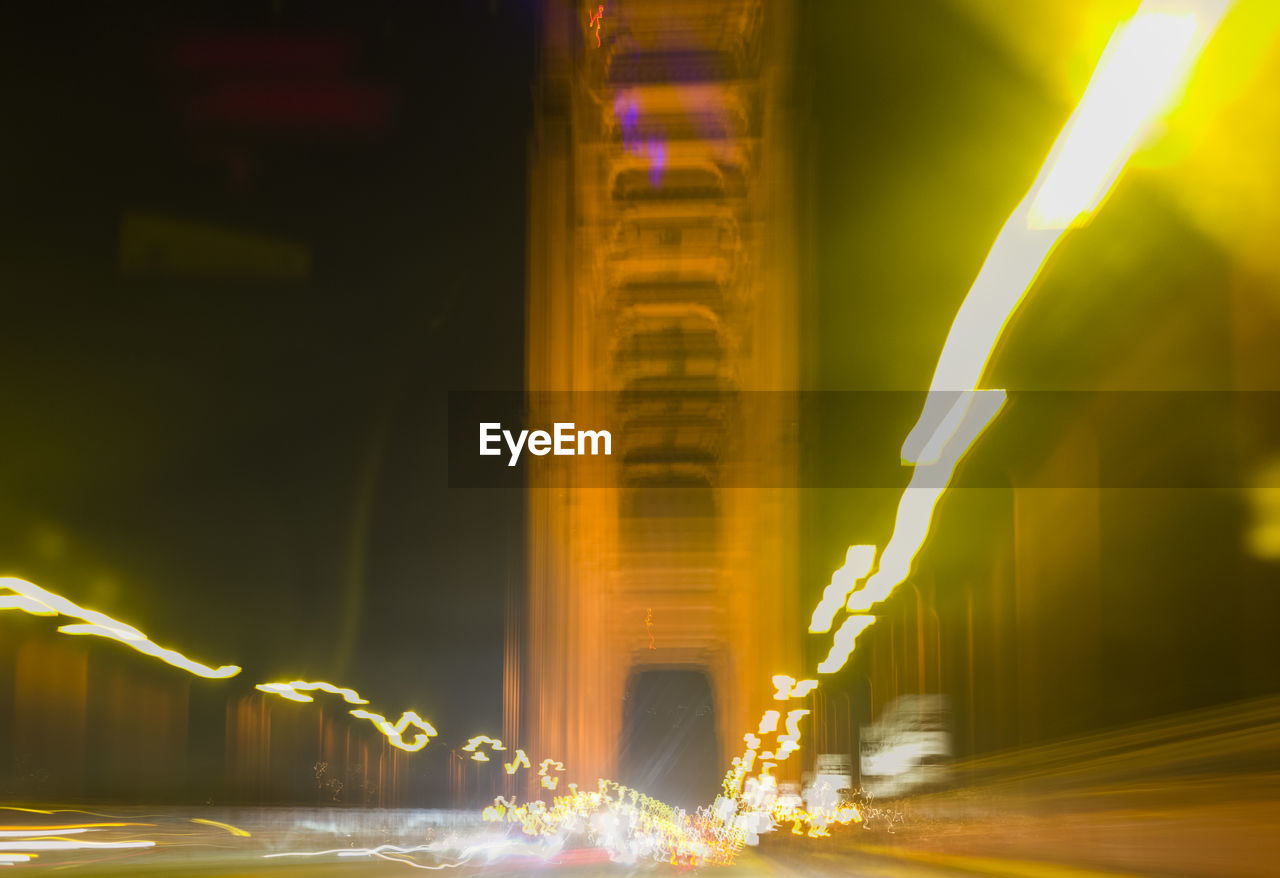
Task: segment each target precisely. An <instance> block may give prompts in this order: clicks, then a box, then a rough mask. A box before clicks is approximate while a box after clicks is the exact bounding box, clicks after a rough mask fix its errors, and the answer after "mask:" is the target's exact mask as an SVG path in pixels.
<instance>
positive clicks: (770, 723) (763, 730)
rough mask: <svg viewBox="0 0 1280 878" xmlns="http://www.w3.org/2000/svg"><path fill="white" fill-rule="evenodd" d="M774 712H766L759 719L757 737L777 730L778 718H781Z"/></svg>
mask: <svg viewBox="0 0 1280 878" xmlns="http://www.w3.org/2000/svg"><path fill="white" fill-rule="evenodd" d="M781 715H782V714H780V713H779V712H778V711H776V710H766V711H765V712H764V716H762V717H761V718H760V727H759V728H758V729H756V734H757V735H767V734H769V732H775V731H777V730H778V718H779V717H780V716H781Z"/></svg>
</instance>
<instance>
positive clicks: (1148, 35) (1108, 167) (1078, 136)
mask: <svg viewBox="0 0 1280 878" xmlns="http://www.w3.org/2000/svg"><path fill="white" fill-rule="evenodd" d="M1198 6H1199V10H1198V11H1200V13H1201V15H1200V16H1197V15H1196V14H1195V12H1193V11H1192V10H1191V9H1189V8H1187V7H1185V5H1184V7H1183V9H1184V11H1176V12H1175V11H1173V10H1172V8H1169V9H1167V10H1166V11H1160V7H1171V4H1169V3H1147V4H1144V7H1143V8H1142V9H1140V10H1139V11H1138V14H1137V15H1135V16H1134V17H1133V18H1132V19H1130V20H1129V21H1128V22H1127V23H1125V24H1124V25H1122V26H1121V27H1120V28H1118V29H1117V30H1116V33H1115V35H1114V36H1113V37H1112V38H1111V42H1110V43H1109V44H1108V45H1107V48H1106V51H1105V52H1104V53H1103V56H1102V60H1101V61H1100V62H1099V63H1098V67H1097V69H1096V70H1095V71H1094V74H1093V78H1092V79H1091V80H1090V81H1089V87H1088V89H1087V90H1086V91H1085V94H1084V97H1083V98H1082V99H1081V101H1080V104H1079V106H1077V107H1076V111H1075V113H1073V114H1072V116H1071V120H1070V121H1069V122H1067V127H1066V128H1065V129H1064V130H1063V132H1062V134H1061V136H1060V138H1059V142H1058V144H1057V145H1055V148H1054V152H1053V153H1052V156H1053V157H1052V158H1051V159H1050V162H1049V164H1048V168H1047V171H1046V173H1045V174H1044V177H1043V179H1042V181H1041V183H1040V185H1039V187H1038V190H1037V191H1036V194H1035V198H1034V200H1033V201H1032V204H1031V212H1030V216H1029V217H1028V219H1029V221H1030V224H1031V226H1032V227H1033V228H1057V229H1065V228H1067V227H1068V226H1070V225H1071V223H1073V222H1074V221H1075V220H1076V219H1077V218H1078V217H1080V216H1082V215H1085V214H1088V213H1089V212H1091V211H1092V210H1094V209H1095V208H1096V207H1097V206H1098V204H1099V203H1100V202H1101V201H1102V198H1103V196H1104V195H1105V194H1106V192H1107V190H1108V189H1110V188H1111V185H1112V183H1113V182H1114V181H1115V179H1116V177H1117V176H1118V175H1119V174H1120V169H1121V168H1122V167H1123V166H1124V164H1125V162H1126V161H1127V160H1128V158H1129V156H1130V155H1131V154H1132V153H1133V150H1134V149H1135V148H1136V147H1137V146H1138V144H1139V143H1141V142H1142V140H1143V138H1144V137H1145V135H1146V133H1147V131H1148V129H1149V128H1150V127H1151V123H1152V121H1153V120H1154V119H1155V118H1156V116H1157V115H1159V114H1160V113H1161V112H1162V111H1163V110H1164V109H1165V108H1166V107H1168V105H1169V103H1170V101H1171V99H1172V98H1173V96H1174V94H1175V93H1176V92H1177V90H1178V88H1179V87H1180V86H1181V84H1182V83H1183V81H1184V80H1185V79H1186V75H1187V72H1188V71H1189V70H1190V69H1191V62H1192V61H1193V60H1194V58H1195V54H1196V52H1197V51H1198V50H1199V48H1200V45H1202V44H1203V43H1204V40H1205V39H1207V38H1208V36H1209V32H1210V31H1211V30H1212V29H1213V27H1214V26H1215V25H1216V23H1217V18H1218V17H1220V16H1221V14H1222V13H1223V12H1224V11H1225V10H1226V6H1227V3H1225V2H1219V3H1200V4H1198ZM1214 6H1216V7H1217V9H1216V10H1215V9H1213V8H1212V7H1214ZM1206 13H1207V17H1206Z"/></svg>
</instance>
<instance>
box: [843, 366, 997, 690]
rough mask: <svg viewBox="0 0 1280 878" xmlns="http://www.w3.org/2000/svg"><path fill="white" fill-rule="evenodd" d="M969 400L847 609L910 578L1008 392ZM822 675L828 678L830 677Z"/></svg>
mask: <svg viewBox="0 0 1280 878" xmlns="http://www.w3.org/2000/svg"><path fill="white" fill-rule="evenodd" d="M966 396H968V397H969V398H970V402H969V404H968V405H967V406H966V408H965V414H964V419H963V422H962V423H961V424H960V425H959V427H958V428H957V429H956V430H954V431H953V432H952V433H951V436H950V438H949V439H948V441H947V444H946V446H945V448H944V449H943V452H942V458H941V459H940V460H939V461H938V462H937V463H936V464H933V465H931V466H917V467H916V468H915V469H914V470H913V471H912V473H911V481H910V483H909V484H908V485H907V489H906V490H905V491H904V492H903V493H902V499H901V500H899V501H898V514H897V517H896V519H895V520H894V524H893V536H892V537H890V538H889V543H888V545H886V546H885V549H884V552H883V553H882V554H881V555H880V566H879V569H877V570H876V572H875V573H874V574H873V575H872V576H871V578H870V579H868V580H867V581H866V584H865V585H863V587H862V588H861V589H859V590H857V591H855V592H853V593H852V594H850V595H849V601H848V603H847V604H846V607H847V608H848V610H849V611H850V612H854V613H858V612H866V611H867V610H869V609H871V606H872V605H873V604H876V603H879V602H880V601H882V600H884V599H885V598H887V597H888V596H889V594H890V592H891V591H892V590H893V588H894V587H895V586H896V585H897V584H898V583H900V582H902V581H903V580H904V579H906V578H907V575H908V574H910V572H911V562H912V561H914V560H915V556H916V553H917V552H919V551H920V547H921V546H922V545H923V544H924V540H925V537H927V536H928V535H929V523H930V521H932V519H933V510H934V509H935V507H937V505H938V500H939V499H940V498H941V497H942V493H943V491H945V490H946V487H947V485H948V484H949V483H950V482H951V477H952V476H953V475H954V474H955V469H956V466H957V465H958V464H959V462H960V459H961V458H962V457H963V456H964V453H965V452H966V451H968V450H969V448H970V447H971V446H972V445H973V443H974V442H975V441H976V440H977V438H978V437H979V436H980V435H982V431H983V430H985V429H986V428H987V425H989V424H990V423H991V421H992V420H993V419H994V418H995V416H996V415H997V414H999V412H1000V409H1001V408H1002V407H1003V406H1004V402H1005V392H1004V391H1003V390H986V391H976V392H974V393H972V394H966ZM863 627H865V626H863ZM841 630H843V627H842V629H841ZM859 630H861V629H859ZM833 652H834V650H833ZM824 664H825V663H824ZM842 664H843V662H842ZM819 670H820V671H821V673H824V674H829V673H831V671H826V670H821V669H819Z"/></svg>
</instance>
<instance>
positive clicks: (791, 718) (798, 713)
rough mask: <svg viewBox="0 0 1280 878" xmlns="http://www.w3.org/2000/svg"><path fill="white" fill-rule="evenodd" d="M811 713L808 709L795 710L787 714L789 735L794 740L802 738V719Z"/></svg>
mask: <svg viewBox="0 0 1280 878" xmlns="http://www.w3.org/2000/svg"><path fill="white" fill-rule="evenodd" d="M808 715H809V711H807V710H793V711H791V712H790V713H788V714H787V736H788V737H789V738H791V739H792V740H794V741H798V740H800V720H801V719H802V718H803V717H806V716H808Z"/></svg>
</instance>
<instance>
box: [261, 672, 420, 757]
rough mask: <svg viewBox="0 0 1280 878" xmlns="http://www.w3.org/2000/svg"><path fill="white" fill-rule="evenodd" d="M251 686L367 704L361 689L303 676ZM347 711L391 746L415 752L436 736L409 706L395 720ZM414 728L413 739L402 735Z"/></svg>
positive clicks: (301, 697)
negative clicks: (316, 693) (357, 689)
mask: <svg viewBox="0 0 1280 878" xmlns="http://www.w3.org/2000/svg"><path fill="white" fill-rule="evenodd" d="M253 688H255V689H258V690H259V691H262V692H266V693H267V694H268V695H279V696H280V697H281V698H286V699H288V700H289V701H297V702H300V703H307V702H312V701H315V699H314V698H312V697H311V696H310V695H307V694H305V693H307V692H328V693H329V694H331V695H337V696H338V697H339V698H341V699H342V700H343V701H345V702H346V703H347V704H368V703H369V701H368V699H366V698H361V697H360V693H359V692H357V691H356V690H354V689H346V688H343V687H342V686H335V685H334V684H333V683H326V682H325V681H323V680H318V681H315V682H308V681H306V680H294V681H293V682H291V683H259V684H258V685H256V686H254V687H253ZM347 713H349V714H351V715H352V716H354V717H355V718H356V719H363V720H368V721H369V722H371V723H373V726H374V728H376V729H377V730H378V731H379V732H381V733H382V734H383V736H384V737H385V738H386V739H387V740H388V741H390V742H391V745H392V746H393V747H397V748H399V749H401V750H404V751H406V752H408V753H416V752H417V751H419V750H421V749H422V748H423V747H425V746H427V742H428V741H430V740H431V739H432V738H434V737H436V736H437V733H436V730H435V727H434V726H432V725H431V723H429V722H427V721H426V720H424V719H423V718H422V717H420V716H418V714H416V713H414V712H413V711H412V710H407V711H405V712H404V713H402V714H401V715H400V719H399V720H397V721H396V722H395V723H392V722H390V721H389V720H388V719H387V718H386V717H385V716H383V715H382V714H380V713H373V712H372V711H368V710H364V709H362V708H357V709H355V710H349V711H347ZM411 727H412V728H414V729H416V730H417V732H418V733H417V734H416V735H415V736H414V738H413V740H412V741H406V740H405V739H404V733H405V732H406V731H407V730H408V729H409V728H411Z"/></svg>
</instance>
